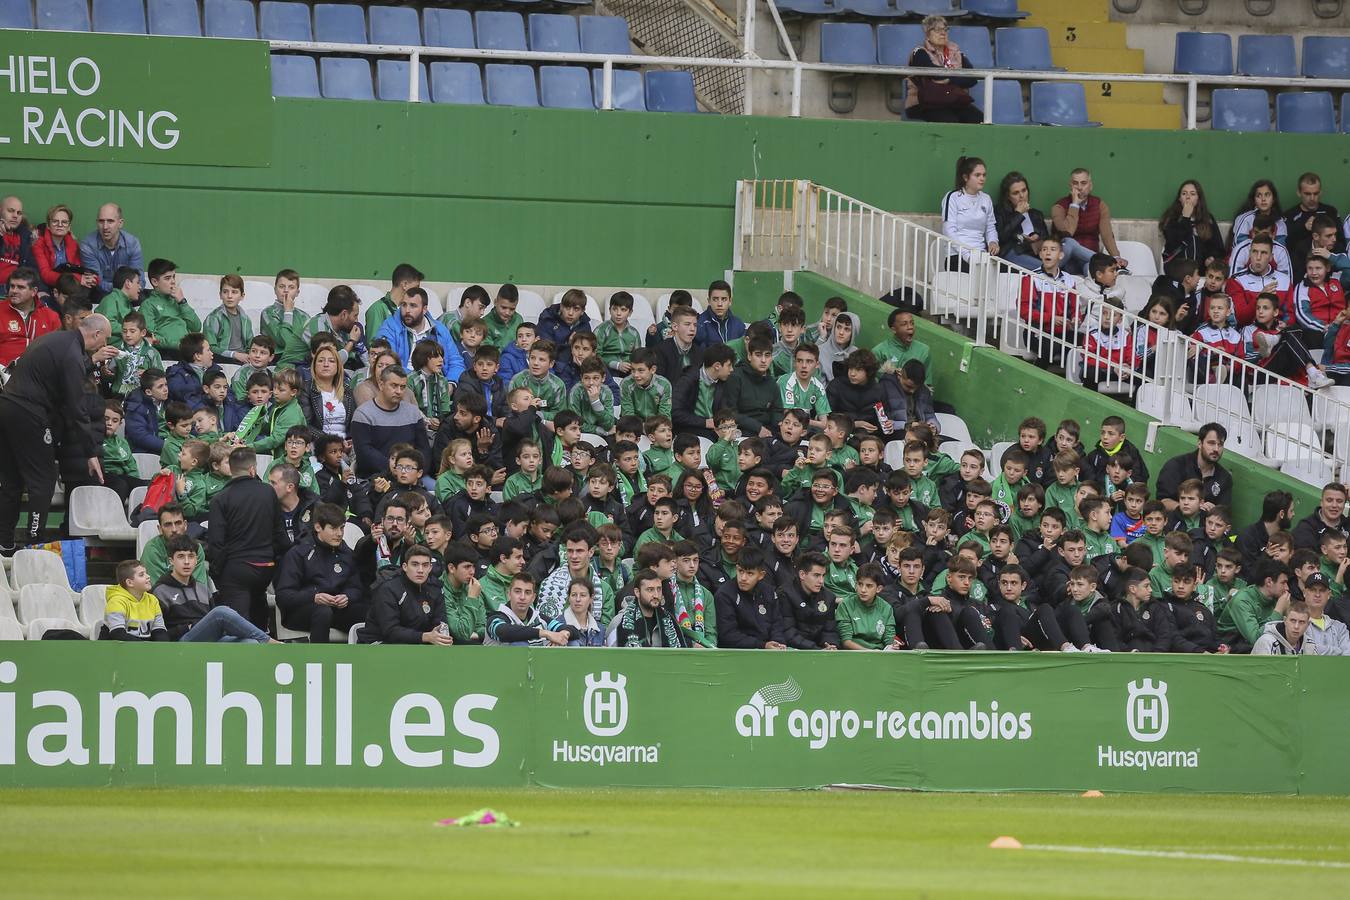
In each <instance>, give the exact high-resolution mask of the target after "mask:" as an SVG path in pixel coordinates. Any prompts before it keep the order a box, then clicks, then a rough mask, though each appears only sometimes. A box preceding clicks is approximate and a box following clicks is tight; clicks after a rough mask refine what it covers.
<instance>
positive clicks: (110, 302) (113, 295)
mask: <svg viewBox="0 0 1350 900" xmlns="http://www.w3.org/2000/svg"><path fill="white" fill-rule="evenodd" d="M113 284H114V285H115V287H114V289H113V290H111V291H109V292H108V293H106V294H104V295H103V299H101V300H99V302H98V307H97V308H96V309H95V312H97V313H98V314H99V315H101V316H104V317H105V318H107V320H108V321H109V322H114V323H115V322H121V321H122V320H124V319H125V318H126V317H127V314H128V313H133V312H139V309H138V307H139V306H140V305H141V294H142V293H143V291H144V289H143V288H142V287H141V273H140V271H139V270H137V269H133V268H131V267H130V266H121V267H119V268H118V269H117V271H116V272H115V273H114V274H113ZM142 321H143V320H142Z"/></svg>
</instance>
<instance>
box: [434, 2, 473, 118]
mask: <svg viewBox="0 0 1350 900" xmlns="http://www.w3.org/2000/svg"><path fill="white" fill-rule="evenodd" d="M455 11H456V12H462V10H455ZM426 12H431V10H430V9H427V10H426ZM431 100H432V102H433V103H468V104H472V105H474V106H482V105H483V73H482V72H481V71H479V69H478V64H477V63H471V62H434V63H432V64H431Z"/></svg>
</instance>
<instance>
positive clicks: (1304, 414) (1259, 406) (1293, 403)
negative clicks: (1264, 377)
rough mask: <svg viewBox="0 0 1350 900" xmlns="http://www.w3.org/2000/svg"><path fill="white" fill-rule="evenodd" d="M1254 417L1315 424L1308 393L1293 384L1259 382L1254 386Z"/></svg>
mask: <svg viewBox="0 0 1350 900" xmlns="http://www.w3.org/2000/svg"><path fill="white" fill-rule="evenodd" d="M1252 419H1253V421H1256V422H1262V423H1266V422H1299V423H1302V424H1307V425H1312V424H1313V417H1312V411H1311V410H1309V409H1308V400H1307V394H1306V393H1305V392H1304V391H1303V390H1301V389H1299V388H1297V387H1295V386H1294V385H1292V384H1258V385H1257V386H1256V387H1254V388H1252Z"/></svg>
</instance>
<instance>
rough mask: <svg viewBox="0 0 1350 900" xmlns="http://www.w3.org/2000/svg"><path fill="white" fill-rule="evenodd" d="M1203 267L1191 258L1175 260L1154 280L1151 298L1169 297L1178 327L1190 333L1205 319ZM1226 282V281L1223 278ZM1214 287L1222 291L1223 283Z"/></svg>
mask: <svg viewBox="0 0 1350 900" xmlns="http://www.w3.org/2000/svg"><path fill="white" fill-rule="evenodd" d="M1203 271H1204V268H1203V267H1202V266H1201V265H1200V263H1198V262H1196V261H1195V260H1193V259H1185V258H1183V257H1178V258H1177V259H1174V260H1172V261H1171V262H1168V263H1166V264H1165V265H1164V266H1163V272H1162V274H1161V275H1159V276H1158V277H1157V278H1155V279H1153V284H1152V287H1151V296H1153V295H1158V294H1161V295H1163V296H1165V297H1171V298H1172V302H1173V303H1175V304H1176V306H1177V319H1176V320H1177V328H1179V329H1181V330H1183V331H1191V330H1193V329H1194V328H1195V324H1196V322H1199V321H1201V320H1203V319H1204V315H1205V303H1204V300H1205V293H1204V291H1202V290H1201V282H1202V281H1203V280H1204V279H1203V277H1202V274H1201V273H1202V272H1203ZM1225 281H1226V279H1225ZM1217 287H1218V288H1219V289H1220V290H1221V289H1222V288H1223V284H1222V283H1220V284H1218V285H1217Z"/></svg>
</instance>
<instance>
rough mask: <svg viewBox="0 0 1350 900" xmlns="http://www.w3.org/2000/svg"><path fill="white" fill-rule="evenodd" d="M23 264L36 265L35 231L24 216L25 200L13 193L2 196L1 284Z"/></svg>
mask: <svg viewBox="0 0 1350 900" xmlns="http://www.w3.org/2000/svg"><path fill="white" fill-rule="evenodd" d="M21 266H29V267H35V260H34V259H33V232H32V230H31V229H30V228H29V227H28V222H26V221H25V220H24V217H23V201H22V200H20V199H19V198H18V197H15V196H14V195H13V194H11V195H10V196H8V197H4V198H0V284H4V283H5V282H6V281H9V276H10V275H12V274H13V273H14V270H15V269H18V268H19V267H21Z"/></svg>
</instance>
